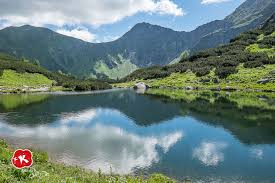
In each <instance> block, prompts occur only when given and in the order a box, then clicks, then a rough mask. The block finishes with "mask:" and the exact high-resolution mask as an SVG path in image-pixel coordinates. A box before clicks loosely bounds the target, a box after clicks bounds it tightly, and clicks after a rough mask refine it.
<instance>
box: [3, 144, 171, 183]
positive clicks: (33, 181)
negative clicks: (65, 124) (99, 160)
mask: <svg viewBox="0 0 275 183" xmlns="http://www.w3.org/2000/svg"><path fill="white" fill-rule="evenodd" d="M12 152H13V149H12V148H11V147H9V146H8V145H7V144H6V143H5V142H4V141H3V140H1V139H0V182H3V183H4V182H7V183H10V182H12V183H16V182H29V183H58V182H66V183H80V182H83V183H84V182H85V183H89V182H91V183H122V182H123V183H140V182H142V183H173V182H175V181H173V180H172V179H169V178H167V177H165V176H163V175H160V174H155V175H152V176H150V177H148V178H144V177H138V176H136V177H134V176H118V175H113V174H110V175H104V174H102V173H101V172H100V171H99V172H98V173H93V172H89V171H85V170H83V169H81V168H78V167H69V166H64V165H62V164H56V163H51V162H48V156H47V154H46V153H43V152H37V151H34V152H33V156H34V158H33V160H34V163H33V166H32V167H31V168H27V169H22V170H17V169H15V168H13V167H12V165H11V162H10V159H11V157H12Z"/></svg>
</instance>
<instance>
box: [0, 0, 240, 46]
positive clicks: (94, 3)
mask: <svg viewBox="0 0 275 183" xmlns="http://www.w3.org/2000/svg"><path fill="white" fill-rule="evenodd" d="M75 2H76V1H73V0H59V1H56V2H55V1H51V0H29V1H28V4H26V1H24V0H17V2H12V1H10V0H1V2H0V28H4V27H7V26H10V25H15V26H20V25H23V24H30V25H34V26H43V27H47V28H50V29H52V30H54V31H57V32H59V33H62V34H65V35H69V36H73V37H77V38H80V39H82V40H86V41H89V42H105V41H111V40H114V39H116V38H118V37H120V36H122V35H123V34H124V33H126V32H127V31H128V30H129V29H131V28H132V27H133V26H134V25H135V24H137V23H140V22H148V23H151V24H156V25H160V26H163V27H168V28H171V29H174V30H178V31H191V30H194V29H195V28H196V27H198V26H200V25H202V24H204V23H207V22H210V21H213V20H217V19H223V18H224V17H226V16H227V15H229V14H230V13H232V12H233V11H234V10H235V9H236V8H237V7H238V6H239V5H240V4H241V3H242V2H244V0H135V1H132V0H101V1H98V0H79V1H77V3H75ZM13 3H16V4H13Z"/></svg>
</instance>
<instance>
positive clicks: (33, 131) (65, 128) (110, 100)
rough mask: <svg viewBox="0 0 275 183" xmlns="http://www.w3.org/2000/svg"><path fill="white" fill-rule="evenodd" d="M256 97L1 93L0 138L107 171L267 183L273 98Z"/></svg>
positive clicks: (272, 177) (272, 166)
mask: <svg viewBox="0 0 275 183" xmlns="http://www.w3.org/2000/svg"><path fill="white" fill-rule="evenodd" d="M182 92H183V91H182ZM228 95H230V94H228ZM213 96H214V97H213ZM257 97H258V98H257V100H259V101H258V103H257V102H256V104H257V105H260V106H264V107H260V108H259V107H257V105H252V107H251V106H250V107H247V106H245V105H242V106H240V104H243V103H249V104H250V103H251V102H252V101H251V100H247V99H243V100H242V99H238V100H239V101H240V102H239V103H238V102H236V101H235V102H234V101H233V99H234V97H232V98H233V99H232V100H228V99H227V98H226V97H221V96H219V94H215V95H211V99H210V100H206V98H207V95H206V96H204V97H202V98H200V97H198V99H196V100H192V101H184V100H182V101H181V102H179V101H173V100H170V99H167V98H163V97H155V96H149V95H141V94H136V93H135V92H134V91H132V90H113V91H107V92H100V93H93V94H32V95H0V138H5V139H6V140H7V141H8V142H9V143H11V144H13V145H15V146H17V147H20V148H24V147H33V148H36V149H40V150H44V151H47V152H48V153H49V156H50V158H51V159H52V160H54V161H58V162H63V163H66V164H69V165H78V166H81V167H84V168H86V169H91V170H94V171H97V170H98V169H99V168H100V169H101V170H102V171H103V172H106V173H109V172H110V167H112V172H115V173H119V174H144V173H146V174H147V173H154V172H158V173H163V174H165V175H167V176H170V177H173V178H176V179H178V180H183V179H184V178H186V177H189V178H191V180H192V181H194V182H228V183H229V182H230V183H231V182H234V183H235V182H253V183H254V182H255V183H256V182H257V183H258V182H266V183H272V182H274V181H275V102H274V101H275V100H274V98H265V97H264V96H257Z"/></svg>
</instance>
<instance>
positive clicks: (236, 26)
mask: <svg viewBox="0 0 275 183" xmlns="http://www.w3.org/2000/svg"><path fill="white" fill-rule="evenodd" d="M274 11H275V0H247V1H245V2H244V3H243V4H241V5H240V6H239V7H238V8H237V9H236V10H235V11H234V12H233V13H232V14H230V15H229V16H227V17H226V18H225V19H223V20H215V21H212V22H210V23H207V24H204V25H202V26H200V27H198V28H196V29H195V30H193V31H191V32H185V31H174V30H172V29H169V28H164V27H160V26H157V25H151V24H149V23H139V24H137V25H135V26H134V27H133V28H132V29H131V30H129V31H128V32H127V33H126V34H124V35H123V36H122V37H121V38H119V39H117V40H115V41H112V42H107V43H88V42H84V41H82V40H79V39H76V38H72V37H68V36H64V35H61V34H58V33H56V32H54V31H51V30H50V29H47V28H41V27H33V26H29V25H24V26H21V27H7V28H5V29H2V30H0V52H4V53H8V54H12V55H14V56H16V57H18V58H27V59H31V60H37V61H39V63H40V65H41V66H43V67H45V68H47V69H49V70H52V71H62V72H64V73H70V74H72V75H74V76H77V77H85V78H86V77H94V78H101V79H103V78H111V79H116V78H122V77H124V76H126V75H128V74H129V73H131V72H133V71H134V70H136V69H138V68H143V67H149V66H153V65H166V64H169V63H170V62H171V61H173V60H174V59H176V58H177V57H178V56H179V55H180V54H181V53H182V52H184V51H188V52H191V53H194V52H196V51H200V50H203V49H207V48H212V47H215V46H217V45H220V44H225V43H227V42H229V40H230V39H232V38H234V37H235V36H237V35H238V34H240V33H241V32H244V31H247V30H250V29H252V28H255V27H258V26H260V25H261V24H262V23H263V22H265V21H266V20H267V19H268V18H269V17H270V16H271V15H272V14H273V12H274Z"/></svg>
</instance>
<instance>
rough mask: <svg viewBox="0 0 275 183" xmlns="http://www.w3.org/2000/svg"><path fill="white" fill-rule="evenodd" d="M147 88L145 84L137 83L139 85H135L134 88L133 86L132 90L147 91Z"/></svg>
mask: <svg viewBox="0 0 275 183" xmlns="http://www.w3.org/2000/svg"><path fill="white" fill-rule="evenodd" d="M147 88H149V87H148V85H146V84H145V83H143V82H139V83H136V84H135V86H134V89H136V90H137V89H145V90H146V89H147Z"/></svg>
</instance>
